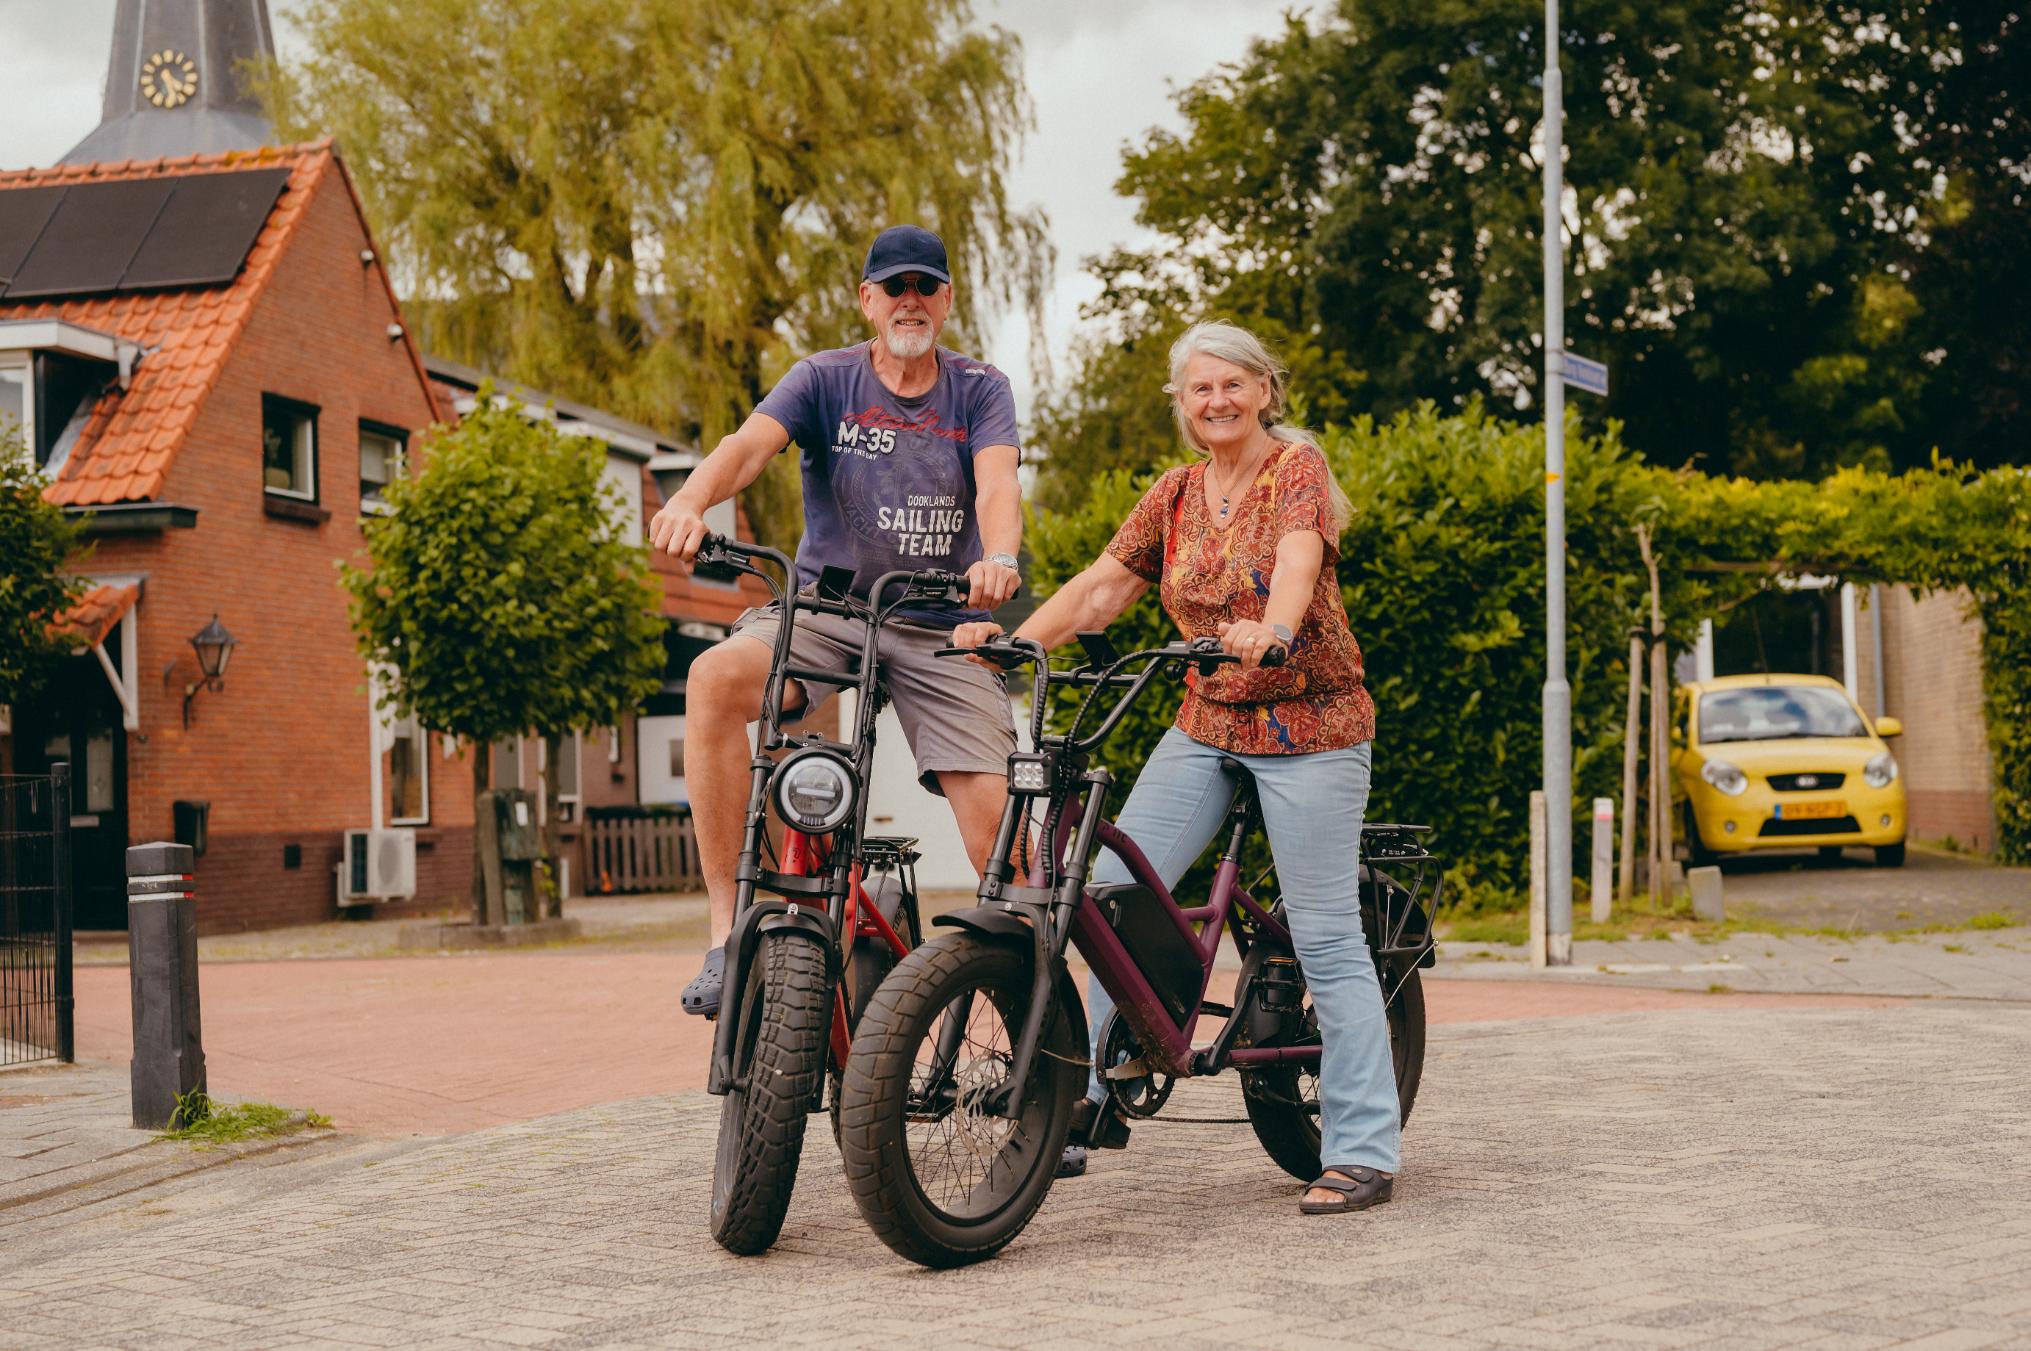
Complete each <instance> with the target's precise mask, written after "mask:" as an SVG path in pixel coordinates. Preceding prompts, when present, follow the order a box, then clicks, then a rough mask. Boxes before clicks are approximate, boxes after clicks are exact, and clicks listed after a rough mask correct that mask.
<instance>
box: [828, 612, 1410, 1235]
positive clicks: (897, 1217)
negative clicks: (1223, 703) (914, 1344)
mask: <svg viewBox="0 0 2031 1351" xmlns="http://www.w3.org/2000/svg"><path fill="white" fill-rule="evenodd" d="M1080 641H1081V643H1082V644H1083V645H1084V647H1085V651H1086V656H1087V661H1086V663H1085V664H1084V665H1082V666H1080V667H1078V668H1077V669H1074V670H1068V671H1053V670H1052V669H1051V667H1050V662H1049V658H1048V656H1047V654H1046V653H1045V652H1044V650H1043V649H1042V648H1041V647H1040V646H1038V645H1037V644H1036V643H1033V642H1030V641H1028V640H1026V639H1015V638H1008V637H1001V638H997V639H996V640H995V641H994V642H992V643H990V644H988V645H986V646H984V647H981V648H976V649H970V651H971V652H972V653H974V654H976V655H979V656H981V657H982V658H984V659H986V660H989V661H993V662H995V663H996V664H998V665H1001V666H1003V667H1004V668H1013V667H1015V666H1017V665H1020V664H1024V663H1029V664H1032V665H1033V667H1034V680H1035V698H1034V701H1033V703H1032V714H1031V732H1032V744H1033V745H1034V746H1035V747H1036V749H1034V750H1031V751H1019V752H1017V753H1016V754H1014V755H1013V756H1011V757H1010V758H1009V803H1008V807H1007V809H1006V810H1005V811H1004V812H1003V814H1002V821H1001V828H1000V833H999V835H998V836H997V838H996V842H995V847H994V852H993V854H992V855H991V858H992V859H993V860H995V861H994V862H991V863H990V864H989V866H988V869H987V875H986V876H985V877H984V878H983V879H982V881H981V884H980V891H979V904H978V905H976V906H974V907H972V908H971V909H967V910H961V911H958V912H955V913H953V914H948V915H941V916H939V917H938V918H937V919H935V920H934V921H933V923H934V924H937V925H946V926H950V927H951V929H952V930H954V931H952V932H947V933H944V934H941V935H939V936H937V937H936V938H933V939H931V940H930V941H928V942H926V943H924V944H923V945H921V946H920V947H918V948H917V949H915V950H914V951H912V952H911V953H910V954H909V956H907V957H905V958H903V960H902V961H900V962H899V963H898V964H897V965H896V967H895V969H894V970H893V971H892V972H891V973H890V975H889V977H888V979H887V980H886V981H884V982H883V984H882V986H881V988H880V990H878V991H877V992H876V994H875V996H874V998H873V1000H872V1001H870V1003H869V1005H868V1007H867V1010H866V1012H865V1013H864V1014H863V1016H862V1019H861V1022H860V1024H859V1027H858V1029H857V1030H856V1032H855V1035H854V1039H853V1047H852V1051H851V1054H850V1055H849V1057H848V1060H847V1070H846V1079H845V1085H844V1087H843V1089H842V1091H841V1094H840V1107H841V1112H840V1118H841V1125H842V1129H841V1134H840V1150H841V1153H842V1154H843V1155H844V1156H845V1161H846V1173H847V1179H848V1181H849V1182H850V1183H851V1184H852V1187H853V1193H854V1199H855V1200H856V1201H857V1202H858V1204H859V1206H860V1211H861V1214H862V1215H863V1216H864V1217H866V1219H867V1221H868V1223H869V1225H870V1226H872V1227H873V1229H874V1231H875V1233H876V1234H877V1235H878V1236H879V1237H880V1238H881V1240H882V1241H883V1242H884V1243H886V1244H888V1245H889V1247H890V1248H892V1249H894V1250H895V1251H896V1252H898V1253H901V1254H902V1255H903V1256H905V1257H907V1258H909V1259H911V1260H912V1261H915V1262H919V1263H921V1264H923V1265H925V1266H930V1267H950V1266H958V1265H962V1264H964V1263H968V1262H976V1261H979V1260H981V1259H983V1258H986V1257H991V1256H993V1255H994V1254H995V1253H996V1252H998V1251H1000V1250H1001V1248H1002V1247H1003V1246H1005V1245H1006V1244H1007V1243H1008V1242H1009V1241H1010V1240H1011V1239H1013V1238H1014V1237H1015V1236H1016V1235H1017V1234H1018V1233H1020V1232H1021V1231H1022V1229H1023V1226H1025V1225H1026V1224H1028V1223H1029V1221H1030V1218H1031V1216H1033V1215H1034V1214H1035V1213H1036V1211H1037V1207H1038V1206H1040V1205H1041V1204H1042V1203H1043V1199H1044V1196H1045V1194H1046V1193H1047V1192H1048V1191H1049V1190H1050V1187H1051V1183H1052V1180H1053V1177H1054V1175H1055V1171H1056V1167H1057V1163H1058V1159H1059V1156H1060V1155H1061V1153H1062V1152H1063V1149H1064V1146H1065V1144H1066V1143H1067V1142H1068V1140H1069V1141H1071V1142H1074V1143H1081V1144H1087V1145H1091V1146H1094V1147H1097V1148H1103V1149H1109V1148H1113V1149H1118V1148H1121V1147H1122V1146H1124V1145H1126V1144H1127V1142H1128V1134H1129V1131H1128V1125H1127V1121H1128V1120H1129V1119H1132V1118H1140V1117H1151V1116H1155V1115H1156V1114H1157V1112H1158V1111H1159V1110H1161V1109H1162V1107H1163V1105H1164V1103H1165V1101H1166V1100H1167V1099H1168V1098H1169V1096H1170V1093H1171V1088H1172V1086H1173V1085H1174V1083H1175V1082H1176V1080H1177V1079H1179V1078H1183V1077H1186V1076H1200V1075H1209V1074H1217V1073H1219V1072H1220V1071H1222V1070H1224V1069H1228V1068H1233V1069H1235V1070H1237V1071H1238V1072H1239V1073H1240V1075H1241V1089H1242V1096H1243V1100H1244V1102H1245V1104H1246V1106H1247V1111H1248V1120H1249V1124H1250V1125H1251V1126H1252V1127H1253V1128H1254V1130H1255V1134H1256V1138H1257V1139H1258V1140H1259V1141H1260V1142H1261V1143H1262V1146H1263V1148H1264V1149H1265V1150H1266V1151H1267V1152H1268V1154H1269V1156H1270V1157H1271V1158H1272V1159H1273V1160H1275V1162H1276V1163H1277V1164H1278V1165H1279V1166H1280V1167H1282V1168H1283V1169H1284V1170H1285V1171H1286V1172H1289V1173H1290V1174H1291V1175H1293V1176H1295V1177H1298V1178H1300V1179H1305V1180H1309V1179H1311V1178H1313V1177H1316V1176H1318V1174H1319V1171H1320V1158H1319V1147H1320V1122H1319V1093H1318V1073H1319V1032H1318V1025H1317V1023H1316V1021H1315V1020H1314V1018H1313V1016H1312V1010H1311V1005H1310V1000H1309V998H1308V996H1307V994H1306V990H1305V978H1304V972H1303V970H1302V969H1301V968H1300V966H1299V964H1298V961H1297V958H1296V953H1295V949H1294V946H1293V944H1292V941H1291V935H1290V930H1289V929H1288V927H1286V924H1285V922H1284V917H1283V913H1282V906H1281V903H1280V902H1279V901H1278V900H1277V895H1276V882H1275V877H1274V871H1273V869H1268V868H1265V869H1264V870H1263V871H1262V872H1261V874H1260V875H1258V876H1256V877H1255V878H1254V879H1253V880H1252V881H1249V882H1247V883H1246V884H1245V885H1244V883H1243V878H1242V858H1243V854H1244V848H1245V846H1246V845H1247V844H1248V842H1249V840H1250V837H1251V836H1252V835H1253V834H1254V832H1255V831H1256V829H1257V827H1258V825H1259V824H1260V820H1259V814H1258V808H1257V805H1256V801H1255V794H1254V792H1253V791H1252V784H1251V782H1250V780H1249V775H1248V771H1247V770H1246V768H1244V767H1243V766H1242V764H1241V763H1240V762H1239V761H1238V760H1237V761H1229V762H1227V764H1226V765H1225V766H1224V767H1225V768H1226V769H1227V770H1228V772H1229V773H1231V774H1233V775H1234V776H1235V780H1236V782H1235V793H1234V799H1233V805H1232V806H1231V808H1230V809H1229V814H1228V820H1227V825H1226V828H1225V829H1226V835H1225V847H1224V849H1223V851H1222V853H1221V855H1220V859H1219V863H1218V866H1217V868H1216V870H1215V872H1214V875H1213V881H1212V884H1211V888H1210V891H1209V893H1208V895H1207V897H1206V901H1205V903H1204V904H1203V905H1181V904H1180V903H1179V902H1178V901H1177V900H1176V899H1175V898H1174V897H1173V896H1172V894H1171V892H1170V890H1169V889H1168V888H1167V887H1166V886H1165V885H1164V883H1163V881H1162V879H1161V878H1159V877H1158V876H1157V874H1156V871H1155V869H1154V868H1153V867H1152V866H1151V865H1150V862H1149V860H1148V859H1147V858H1145V857H1144V855H1143V852H1142V850H1141V849H1140V848H1139V847H1137V845H1136V843H1135V841H1133V840H1132V839H1130V838H1128V837H1127V836H1126V835H1125V834H1123V833H1122V832H1121V831H1120V830H1118V829H1117V828H1116V827H1115V826H1114V824H1113V823H1112V822H1110V821H1108V820H1106V819H1105V815H1106V807H1107V799H1108V795H1109V790H1110V789H1111V787H1112V786H1113V783H1114V778H1113V775H1112V774H1110V773H1109V772H1108V771H1107V770H1106V769H1104V768H1100V767H1095V766H1093V765H1092V764H1091V760H1092V756H1093V752H1094V751H1095V750H1096V749H1097V748H1098V747H1099V746H1100V745H1101V744H1102V743H1103V742H1104V741H1106V739H1107V738H1108V737H1109V736H1110V735H1111V734H1112V733H1113V731H1114V730H1115V728H1116V727H1117V726H1118V725H1119V724H1120V722H1121V719H1122V716H1123V714H1124V713H1126V712H1127V710H1128V708H1129V707H1130V706H1131V705H1132V704H1133V703H1134V702H1135V701H1136V699H1137V698H1139V697H1140V696H1141V695H1142V694H1143V692H1144V691H1145V690H1147V689H1148V688H1149V686H1150V685H1151V684H1152V683H1153V682H1154V681H1155V680H1156V679H1157V678H1158V677H1159V676H1176V675H1179V674H1181V673H1182V672H1183V671H1184V670H1185V669H1187V668H1189V667H1196V668H1197V669H1199V670H1200V671H1202V672H1203V671H1209V670H1211V669H1212V668H1213V667H1215V666H1218V665H1221V664H1224V663H1227V662H1232V661H1235V660H1236V658H1234V657H1232V656H1229V655H1227V654H1226V653H1223V652H1222V651H1221V650H1220V646H1219V643H1218V641H1217V640H1214V639H1208V638H1202V639H1198V640H1195V641H1192V642H1184V643H1174V644H1171V645H1169V646H1166V647H1161V648H1150V649H1146V650H1143V651H1140V652H1132V653H1129V654H1127V655H1126V656H1119V655H1117V654H1116V653H1115V652H1114V650H1113V648H1112V645H1111V644H1110V643H1109V642H1108V641H1107V639H1106V637H1105V635H1102V634H1081V635H1080ZM953 651H954V654H955V655H957V650H956V649H955V650H953ZM1272 655H1273V657H1274V658H1275V659H1276V661H1281V659H1282V657H1283V653H1282V651H1281V649H1277V650H1275V651H1274V652H1273V654H1272ZM1272 664H1274V663H1272ZM1052 685H1072V686H1075V687H1076V686H1088V687H1090V688H1089V689H1088V690H1087V693H1086V696H1085V698H1084V700H1083V701H1081V702H1080V704H1079V707H1078V711H1077V713H1076V714H1075V715H1074V717H1073V718H1072V720H1071V724H1070V726H1069V727H1068V728H1067V729H1066V731H1065V732H1064V733H1063V734H1060V735H1047V734H1046V733H1045V730H1044V724H1045V720H1046V713H1047V708H1048V699H1047V694H1048V691H1049V688H1050V687H1051V686H1052ZM1105 690H1123V691H1125V692H1124V693H1123V694H1122V695H1121V697H1120V698H1119V699H1118V700H1117V701H1116V702H1115V703H1114V705H1113V707H1112V708H1111V709H1109V710H1108V711H1107V712H1106V714H1105V716H1104V717H1101V718H1100V719H1099V723H1098V725H1097V726H1096V727H1094V728H1093V729H1092V730H1091V731H1090V732H1088V733H1086V734H1084V735H1082V734H1081V731H1080V729H1081V726H1082V725H1083V724H1085V723H1086V722H1087V720H1088V715H1089V714H1090V713H1092V712H1093V711H1094V709H1095V706H1096V703H1097V701H1098V697H1099V696H1100V694H1101V693H1102V691H1105ZM1040 807H1041V809H1042V811H1043V821H1042V824H1041V829H1040V830H1039V831H1038V832H1037V834H1036V839H1035V841H1034V847H1032V841H1031V839H1030V835H1031V831H1032V827H1033V826H1036V824H1037V822H1036V820H1035V814H1036V812H1037V810H1038V808H1040ZM1428 829H1429V828H1428V827H1425V826H1403V825H1371V826H1364V827H1363V829H1362V847H1361V854H1362V864H1361V876H1360V878H1359V879H1358V895H1359V897H1360V904H1361V918H1362V928H1363V931H1364V933H1365V935H1366V936H1367V939H1368V944H1369V948H1370V951H1371V953H1372V954H1373V956H1374V960H1375V963H1376V971H1377V975H1378V977H1379V978H1380V982H1381V986H1382V992H1383V997H1384V1007H1385V1011H1386V1014H1387V1022H1388V1027H1389V1035H1390V1042H1391V1048H1390V1049H1391V1055H1392V1059H1393V1062H1394V1068H1395V1071H1396V1083H1397V1095H1398V1103H1399V1107H1400V1110H1401V1114H1402V1116H1403V1117H1404V1118H1405V1119H1408V1118H1409V1116H1410V1110H1411V1105H1412V1102H1413V1101H1414V1100H1415V1098H1416V1096H1417V1090H1418V1082H1419V1077H1420V1075H1421V1073H1422V1070H1423V1066H1424V1037H1425V1009H1424V992H1423V987H1422V986H1421V985H1420V984H1419V980H1418V968H1419V967H1421V966H1429V965H1431V962H1432V954H1433V937H1432V919H1433V915H1434V912H1435V910H1436V906H1437V900H1438V892H1439V887H1440V885H1441V879H1440V876H1439V872H1438V868H1437V866H1436V864H1435V863H1434V861H1433V859H1432V856H1431V854H1430V853H1429V852H1428V851H1427V850H1426V849H1425V847H1424V844H1423V842H1422V841H1423V837H1424V835H1425V834H1426V832H1427V831H1428ZM1098 846H1105V847H1106V848H1107V849H1109V850H1112V851H1113V852H1114V854H1115V855H1116V856H1117V857H1118V858H1119V859H1120V860H1121V861H1122V863H1123V864H1125V865H1126V866H1127V868H1128V871H1129V874H1130V877H1131V878H1132V880H1131V881H1128V882H1123V883H1118V884H1113V885H1106V886H1089V885H1088V884H1087V873H1088V865H1089V861H1090V860H1091V859H1092V857H1093V856H1094V853H1095V850H1096V848H1097V847H1098ZM1011 859H1029V860H1030V863H1029V867H1028V871H1027V876H1026V878H1025V880H1024V882H1023V883H1022V884H1020V885H1018V884H1017V883H1016V882H1015V881H1014V875H1015V871H1016V870H1015V867H1014V866H1013V865H1012V864H1011V863H1010V862H1009V860H1011ZM1223 934H1224V935H1228V936H1230V937H1231V938H1232V940H1233V943H1234V945H1235V948H1236V949H1237V951H1238V952H1239V954H1240V958H1241V967H1240V971H1239V972H1238V974H1237V975H1236V978H1235V982H1234V994H1233V1003H1232V1004H1231V1005H1229V1004H1223V1003H1218V1002H1215V1001H1213V1000H1210V999H1208V998H1207V994H1208V987H1209V984H1210V981H1211V979H1212V975H1213V970H1214V959H1215V957H1216V955H1217V953H1218V951H1219V948H1220V944H1221V941H1222V935H1223ZM1072 949H1076V950H1077V951H1078V952H1079V954H1080V956H1081V957H1083V958H1084V959H1085V961H1086V963H1087V964H1088V966H1090V967H1091V968H1092V971H1093V974H1094V976H1095V978H1097V979H1098V981H1099V982H1100V985H1101V987H1102V988H1103V989H1105V990H1106V991H1107V993H1108V994H1109V995H1110V996H1111V997H1112V998H1113V1000H1114V1001H1115V1005H1116V1011H1115V1013H1114V1015H1113V1016H1112V1017H1110V1018H1109V1019H1108V1021H1107V1022H1106V1023H1105V1024H1104V1025H1103V1026H1102V1027H1101V1029H1100V1035H1099V1038H1098V1039H1097V1046H1098V1060H1099V1065H1100V1071H1099V1074H1100V1081H1101V1083H1102V1085H1103V1087H1104V1089H1105V1097H1104V1099H1103V1100H1102V1101H1100V1102H1099V1103H1097V1104H1096V1103H1095V1102H1093V1101H1092V1100H1091V1099H1089V1098H1088V1097H1087V1096H1086V1087H1087V1070H1088V1067H1089V1064H1091V1063H1092V1062H1091V1059H1090V1052H1089V1049H1088V1048H1089V1044H1090V1043H1089V1041H1088V1037H1087V1028H1086V1015H1085V1007H1084V1004H1083V1003H1082V1001H1081V1000H1080V997H1079V992H1078V989H1077V988H1076V986H1075V985H1074V983H1073V980H1072V978H1071V976H1070V974H1069V973H1068V972H1067V969H1066V957H1067V954H1068V952H1069V951H1071V950H1072ZM1208 1015H1210V1017H1211V1018H1212V1019H1217V1020H1219V1021H1218V1023H1217V1029H1218V1030H1217V1031H1215V1032H1214V1033H1213V1035H1212V1037H1211V1040H1210V1041H1207V1042H1204V1043H1203V1044H1200V1043H1199V1042H1198V1041H1197V1040H1196V1039H1195V1035H1194V1034H1195V1033H1196V1032H1197V1031H1198V1030H1199V1028H1200V1023H1201V1019H1202V1018H1204V1017H1207V1016H1208Z"/></svg>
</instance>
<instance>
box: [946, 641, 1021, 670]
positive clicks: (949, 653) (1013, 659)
mask: <svg viewBox="0 0 2031 1351" xmlns="http://www.w3.org/2000/svg"><path fill="white" fill-rule="evenodd" d="M931 655H932V656H934V657H979V658H980V659H981V660H982V661H989V662H993V663H994V664H995V665H996V666H999V667H1001V668H1002V669H1003V670H1004V671H1012V670H1014V669H1015V668H1016V667H1018V666H1021V665H1022V664H1023V663H1024V662H1026V661H1028V660H1030V654H1029V653H1027V652H1024V651H1022V650H1020V649H1018V648H1012V647H1004V646H1000V645H997V644H983V645H982V646H980V647H941V648H938V649H937V650H936V651H934V652H933V653H932V654H931Z"/></svg>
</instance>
